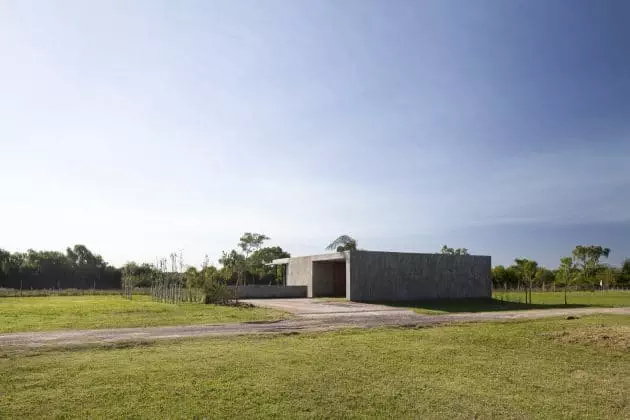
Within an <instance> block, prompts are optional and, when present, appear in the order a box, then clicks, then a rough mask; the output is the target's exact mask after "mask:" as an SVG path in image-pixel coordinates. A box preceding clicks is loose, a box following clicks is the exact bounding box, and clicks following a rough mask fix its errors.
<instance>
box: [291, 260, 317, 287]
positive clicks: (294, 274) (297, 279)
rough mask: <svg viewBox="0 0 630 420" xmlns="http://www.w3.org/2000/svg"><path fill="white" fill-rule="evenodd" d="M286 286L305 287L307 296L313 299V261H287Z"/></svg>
mask: <svg viewBox="0 0 630 420" xmlns="http://www.w3.org/2000/svg"><path fill="white" fill-rule="evenodd" d="M287 286H306V287H307V288H308V292H307V296H308V297H313V291H312V286H313V259H312V257H296V258H291V259H290V260H289V264H288V266H287Z"/></svg>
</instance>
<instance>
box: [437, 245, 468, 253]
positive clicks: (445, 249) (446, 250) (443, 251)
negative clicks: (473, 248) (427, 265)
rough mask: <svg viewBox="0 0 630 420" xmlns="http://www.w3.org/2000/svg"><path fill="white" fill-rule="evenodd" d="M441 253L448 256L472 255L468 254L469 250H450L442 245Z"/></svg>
mask: <svg viewBox="0 0 630 420" xmlns="http://www.w3.org/2000/svg"><path fill="white" fill-rule="evenodd" d="M440 253H442V254H447V255H470V254H468V249H466V248H449V247H448V246H446V245H442V249H440Z"/></svg>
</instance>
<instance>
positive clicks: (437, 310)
mask: <svg viewBox="0 0 630 420" xmlns="http://www.w3.org/2000/svg"><path fill="white" fill-rule="evenodd" d="M524 301H525V292H520V293H517V292H507V293H505V292H495V293H494V294H493V298H492V299H444V300H427V301H416V302H383V304H385V305H391V306H397V307H405V308H411V309H413V310H414V311H416V312H418V313H421V314H431V315H438V314H446V313H453V312H491V311H519V310H526V309H550V308H582V307H588V306H596V307H620V306H630V291H603V292H602V291H599V292H570V293H569V294H568V305H564V294H563V293H562V292H533V293H532V303H531V304H527V305H526V304H524V303H522V302H524Z"/></svg>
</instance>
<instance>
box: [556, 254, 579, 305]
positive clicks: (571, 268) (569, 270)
mask: <svg viewBox="0 0 630 420" xmlns="http://www.w3.org/2000/svg"><path fill="white" fill-rule="evenodd" d="M576 271H577V269H576V266H575V263H574V262H573V259H572V258H571V257H563V258H560V267H558V280H560V281H562V283H563V284H564V304H565V305H566V304H567V290H568V289H569V286H570V285H571V283H572V282H573V279H574V278H575V273H576Z"/></svg>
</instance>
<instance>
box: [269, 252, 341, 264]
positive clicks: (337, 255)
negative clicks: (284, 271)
mask: <svg viewBox="0 0 630 420" xmlns="http://www.w3.org/2000/svg"><path fill="white" fill-rule="evenodd" d="M296 258H310V259H311V261H343V260H345V259H346V253H345V252H331V253H328V254H317V255H303V256H300V257H289V258H278V259H277V260H273V261H271V262H270V263H269V264H267V265H283V264H288V263H289V260H292V259H296Z"/></svg>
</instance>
